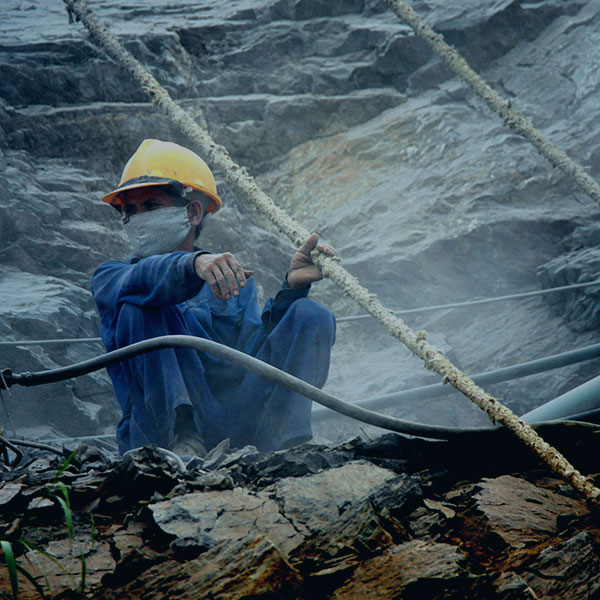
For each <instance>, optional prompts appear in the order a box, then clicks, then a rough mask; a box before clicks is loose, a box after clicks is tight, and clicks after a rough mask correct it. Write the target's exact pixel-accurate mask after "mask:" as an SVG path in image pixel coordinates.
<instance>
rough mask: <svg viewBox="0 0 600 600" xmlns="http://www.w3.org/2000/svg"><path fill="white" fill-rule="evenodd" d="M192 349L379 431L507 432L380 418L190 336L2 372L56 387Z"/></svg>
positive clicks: (14, 380)
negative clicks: (149, 355) (129, 362)
mask: <svg viewBox="0 0 600 600" xmlns="http://www.w3.org/2000/svg"><path fill="white" fill-rule="evenodd" d="M172 347H177V348H191V349H194V350H198V351H200V352H207V353H209V354H212V355H214V356H218V357H220V358H223V359H225V360H229V361H231V362H234V363H235V364H237V365H240V366H242V367H244V368H245V369H249V370H250V371H254V372H255V373H257V374H259V375H261V376H263V377H266V378H267V379H270V380H272V381H274V382H276V383H278V384H281V385H283V386H285V387H287V388H289V389H291V390H293V391H295V392H298V393H299V394H302V395H303V396H306V397H307V398H310V399H311V400H313V401H314V402H317V403H318V404H321V405H322V406H326V407H327V408H330V409H332V410H335V411H336V412H339V413H341V414H343V415H346V416H347V417H350V418H352V419H356V420H358V421H362V422H363V423H368V424H369V425H374V426H375V427H380V428H382V429H388V430H390V431H395V432H397V433H404V434H408V435H415V436H419V437H425V438H431V439H439V440H445V439H450V438H453V437H456V436H463V435H464V434H477V433H489V432H491V431H504V430H503V428H493V427H483V428H481V427H478V428H460V427H442V426H440V425H427V424H423V423H415V422H413V421H405V420H403V419H398V418H395V417H389V416H387V415H381V414H379V413H376V412H373V411H370V410H366V409H364V408H361V407H360V406H357V405H355V404H350V403H348V402H344V401H343V400H340V399H339V398H336V397H335V396H332V395H331V394H328V393H327V392H324V391H323V390H320V389H318V388H316V387H314V386H312V385H310V384H309V383H306V382H305V381H302V380H301V379H298V378H297V377H294V376H293V375H290V374H289V373H285V372H284V371H281V370H280V369H277V368H276V367H273V366H272V365H269V364H267V363H264V362H262V361H260V360H258V359H256V358H253V357H252V356H249V355H248V354H244V353H243V352H239V351H238V350H234V349H233V348H230V347H229V346H225V345H223V344H218V343H217V342H213V341H211V340H206V339H204V338H199V337H194V336H188V335H165V336H161V337H156V338H151V339H149V340H144V341H142V342H137V343H135V344H131V345H130V346H126V347H124V348H120V349H118V350H113V351H112V352H108V353H106V354H104V355H102V356H98V357H96V358H92V359H90V360H86V361H83V362H80V363H76V364H74V365H69V366H67V367H61V368H58V369H52V370H49V371H41V372H38V373H21V374H14V373H11V372H10V370H4V371H3V372H2V374H3V379H4V381H5V382H6V385H7V386H8V387H10V386H11V385H14V384H19V385H23V386H28V387H29V386H36V385H42V384H45V383H54V382H57V381H63V380H64V379H70V378H72V377H78V376H80V375H86V374H88V373H91V372H92V371H97V370H99V369H102V368H104V367H107V366H110V365H112V364H114V363H117V362H119V361H122V360H125V359H128V358H132V357H134V356H138V355H139V354H143V353H145V352H152V351H155V350H162V349H164V348H172Z"/></svg>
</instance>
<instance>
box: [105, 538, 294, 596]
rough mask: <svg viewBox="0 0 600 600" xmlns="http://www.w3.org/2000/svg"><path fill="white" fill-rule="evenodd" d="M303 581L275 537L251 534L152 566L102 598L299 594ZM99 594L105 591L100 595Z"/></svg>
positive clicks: (107, 592)
mask: <svg viewBox="0 0 600 600" xmlns="http://www.w3.org/2000/svg"><path fill="white" fill-rule="evenodd" d="M300 584H301V580H300V577H299V575H298V573H297V572H296V571H295V570H294V569H293V568H292V567H291V565H290V564H289V563H288V562H287V560H286V559H285V557H284V556H283V555H282V554H281V552H280V551H279V550H278V549H277V547H276V546H274V545H273V544H272V543H271V542H270V541H268V540H267V539H265V538H261V537H250V538H246V539H244V540H242V541H233V540H231V541H228V542H222V543H221V544H219V545H217V546H215V547H214V548H213V549H211V550H209V551H208V552H206V553H205V554H203V555H202V556H201V557H199V558H197V559H194V560H191V561H188V562H186V563H185V564H180V563H177V562H175V561H172V560H171V561H167V562H163V563H160V564H158V565H156V566H153V567H151V568H150V569H148V570H146V571H145V572H144V573H142V574H141V575H140V576H138V577H136V578H135V579H133V580H131V581H130V582H128V583H127V584H125V585H122V586H120V587H119V588H118V589H117V590H115V591H112V590H106V591H105V592H103V594H102V596H101V597H102V598H106V599H107V600H112V599H115V600H116V599H117V598H122V597H123V595H126V597H127V598H131V599H137V598H140V599H141V598H144V599H145V600H158V599H162V598H174V597H177V596H184V597H186V598H190V600H192V599H198V600H199V599H200V598H205V597H207V595H208V596H210V597H211V598H215V600H217V599H218V600H229V599H230V598H257V599H258V598H272V599H273V600H275V598H296V597H298V596H297V595H296V592H297V590H298V588H299V587H300ZM98 597H99V596H98Z"/></svg>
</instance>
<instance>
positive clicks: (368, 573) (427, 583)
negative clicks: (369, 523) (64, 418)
mask: <svg viewBox="0 0 600 600" xmlns="http://www.w3.org/2000/svg"><path fill="white" fill-rule="evenodd" d="M464 562H465V556H464V555H463V554H462V553H461V552H460V551H459V550H458V549H457V548H456V547H454V546H451V545H449V544H438V543H435V542H431V541H425V540H413V541H410V542H406V543H404V544H400V545H398V546H394V547H393V548H390V549H388V550H386V551H385V552H384V553H383V554H382V555H381V556H378V557H376V558H373V559H371V560H368V561H365V562H364V563H363V564H361V565H360V567H358V569H357V570H356V571H355V572H354V574H353V575H352V577H351V578H350V579H349V581H347V582H346V583H345V584H344V585H343V586H341V587H340V588H339V589H337V590H336V591H335V593H334V594H333V595H332V596H331V597H332V598H335V599H336V600H342V599H346V598H347V599H350V598H371V597H373V598H374V597H376V596H375V594H376V595H377V596H379V597H381V598H399V597H401V598H431V599H432V600H435V599H438V598H439V599H441V598H452V597H459V596H460V597H461V598H475V597H476V595H475V594H474V593H473V592H472V591H471V588H472V587H473V580H475V579H476V578H475V577H473V576H472V575H469V574H468V572H467V571H466V570H465V569H464V567H463V564H464ZM374 585H375V586H376V590H375V589H374Z"/></svg>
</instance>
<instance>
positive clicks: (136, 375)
mask: <svg viewBox="0 0 600 600" xmlns="http://www.w3.org/2000/svg"><path fill="white" fill-rule="evenodd" d="M177 334H180V335H190V331H189V330H188V327H187V325H186V322H185V319H184V318H183V315H182V314H181V312H180V309H179V308H178V307H177V306H167V307H162V308H144V307H140V306H136V305H133V304H129V303H125V304H123V305H122V306H121V309H120V311H119V317H118V321H117V327H116V331H115V341H116V344H117V347H123V346H126V345H129V344H133V343H135V342H138V341H141V340H142V339H149V338H153V337H158V336H161V335H177ZM334 340H335V319H334V317H333V315H332V314H331V313H330V312H329V310H327V309H326V308H325V307H323V306H322V305H320V304H318V303H316V302H314V301H312V300H310V299H308V298H300V299H298V300H296V301H294V302H293V303H292V304H291V306H290V307H289V308H288V309H287V310H286V312H285V314H284V315H283V317H282V318H281V320H280V321H279V323H277V325H275V327H274V328H273V330H272V331H270V332H269V333H268V334H266V332H265V335H264V336H263V337H262V339H260V337H259V339H258V341H257V343H256V341H255V343H254V344H253V351H252V355H253V356H255V357H256V358H258V359H260V360H262V361H264V362H267V363H269V364H271V365H273V366H275V367H278V368H280V369H282V370H284V371H286V372H287V373H290V374H291V375H295V376H296V377H299V378H300V379H303V380H304V381H306V382H308V383H311V384H312V385H314V386H317V387H322V386H323V385H324V384H325V381H326V379H327V373H328V371H329V357H330V352H331V347H332V346H333V343H334ZM216 341H218V340H216ZM123 365H124V370H125V373H126V376H127V379H128V384H129V386H131V387H130V393H129V403H128V406H127V407H123V408H124V414H123V418H122V420H121V422H120V424H119V426H118V428H117V437H118V440H119V448H120V450H121V452H124V451H126V450H127V449H130V448H135V447H138V446H143V445H148V444H156V445H158V446H161V447H165V448H169V447H171V445H172V441H173V435H174V426H175V411H176V409H177V407H178V406H181V405H188V406H191V407H192V409H193V414H194V423H195V425H196V428H197V429H198V431H199V432H200V433H201V435H202V437H203V438H204V441H205V444H206V446H207V448H209V449H210V448H211V447H213V446H214V445H216V444H217V443H219V442H220V441H221V440H223V439H225V438H229V439H230V441H231V444H232V446H234V447H242V446H244V445H247V444H252V445H255V446H256V447H257V448H258V449H259V450H262V451H268V450H276V449H279V448H281V447H285V446H286V445H287V444H288V443H289V442H291V441H292V440H294V441H296V442H297V441H303V440H308V439H310V438H311V437H312V428H311V417H310V413H311V404H312V403H311V401H310V400H308V399H307V398H305V397H304V396H301V395H300V394H298V393H296V392H293V391H291V390H289V389H288V388H285V387H283V386H280V385H276V384H275V383H273V382H272V381H270V380H268V379H266V378H264V377H262V376H259V375H256V374H255V373H253V372H252V371H245V370H243V369H242V368H241V367H237V366H235V365H232V364H231V363H229V362H227V361H221V360H219V359H215V357H212V356H208V355H206V354H204V353H202V352H197V351H195V350H191V349H184V348H169V349H164V350H157V351H153V352H148V353H146V354H142V355H139V356H136V357H134V358H131V359H129V360H128V361H127V362H126V363H124V364H123ZM205 366H206V368H205Z"/></svg>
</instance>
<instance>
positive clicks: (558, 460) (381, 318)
mask: <svg viewBox="0 0 600 600" xmlns="http://www.w3.org/2000/svg"><path fill="white" fill-rule="evenodd" d="M63 1H64V0H63ZM69 8H70V9H71V11H72V12H73V13H74V14H75V15H76V16H77V17H78V18H79V19H80V20H81V21H82V22H83V24H84V25H85V27H86V28H87V29H88V30H89V32H90V34H91V36H92V38H94V39H96V40H97V41H98V42H99V43H100V44H101V45H102V46H103V47H104V48H105V50H106V52H107V53H108V54H109V56H111V57H112V58H113V59H115V60H116V61H117V62H118V64H119V65H121V67H122V68H123V69H124V70H125V71H127V72H129V73H130V74H131V75H132V76H133V77H134V79H135V80H136V81H137V82H138V83H139V84H140V85H141V86H142V87H143V88H144V90H145V91H146V92H147V93H148V95H149V96H150V99H151V100H152V102H153V103H154V104H156V105H157V106H158V107H159V108H160V109H162V110H163V112H164V113H165V114H166V115H167V116H168V117H169V118H170V119H171V121H172V122H173V125H174V126H175V127H176V128H177V129H178V130H179V131H180V132H181V133H183V134H184V135H185V136H186V137H188V138H189V139H190V140H191V141H192V143H193V144H194V146H195V148H196V149H198V150H199V152H200V153H201V154H203V155H204V157H205V158H207V159H208V161H209V162H210V163H211V164H212V165H213V166H214V167H216V168H218V169H220V170H221V171H222V172H223V173H224V175H225V178H226V180H227V181H228V182H229V183H230V184H231V185H232V187H234V188H235V189H236V190H237V191H238V192H239V193H241V194H242V195H243V196H244V197H245V198H246V199H247V200H248V201H249V202H251V203H252V204H253V205H254V206H255V208H257V209H258V210H259V212H261V213H262V214H263V215H265V216H266V217H267V218H268V219H269V220H270V221H271V222H272V223H273V224H274V225H275V226H276V227H277V228H278V229H279V230H280V231H281V232H282V233H285V234H286V235H287V236H288V238H289V239H290V240H291V241H292V242H293V243H294V244H296V246H300V245H301V244H302V243H304V241H305V240H306V238H307V237H308V236H309V232H308V231H307V230H306V229H305V228H304V227H302V226H301V225H300V224H299V223H297V222H296V221H295V220H293V219H292V218H291V217H289V216H288V215H287V214H286V213H285V212H284V211H283V210H282V209H281V208H279V207H278V206H276V205H275V204H274V202H273V201H272V200H271V199H270V198H269V197H268V196H267V195H266V194H265V193H264V192H263V191H262V190H261V189H260V188H259V187H258V185H257V184H256V182H255V180H254V178H253V177H251V176H250V175H249V174H248V172H247V171H246V169H245V168H242V167H240V166H239V165H238V164H236V163H235V162H234V161H233V160H232V159H231V157H230V156H229V154H228V152H227V150H225V148H223V147H222V146H219V145H217V144H216V142H215V141H214V140H213V139H212V138H211V137H210V135H209V134H208V133H207V132H206V131H205V130H203V129H202V128H201V127H199V126H198V124H197V123H195V122H194V120H193V119H192V118H191V117H190V116H189V115H188V114H187V113H186V112H185V111H184V110H183V109H182V108H180V107H179V106H178V105H177V104H176V103H175V102H174V101H173V100H172V99H171V97H170V96H169V94H168V93H167V92H166V90H164V89H163V88H162V87H161V86H160V85H159V84H158V82H157V81H156V79H155V78H154V77H153V76H152V75H150V73H148V72H147V71H146V70H145V69H144V68H143V67H142V65H141V64H140V63H139V62H138V61H137V60H136V59H135V58H134V57H133V56H132V55H131V54H130V53H129V52H127V50H126V49H125V48H124V47H123V45H122V44H121V43H120V42H119V41H118V40H117V39H116V38H115V37H114V36H113V35H112V34H110V33H109V32H108V31H107V30H106V29H105V28H104V27H103V26H102V25H101V24H100V22H99V21H98V20H97V19H96V17H95V16H94V15H93V14H92V12H91V10H90V9H89V7H88V6H87V4H86V3H85V1H84V0H71V1H70V2H69ZM598 198H599V199H600V194H598ZM312 256H313V260H314V262H315V263H316V264H317V265H318V266H319V267H320V268H321V270H322V272H323V275H324V276H326V277H329V278H330V279H331V280H332V281H333V282H335V283H336V284H337V285H338V286H339V287H340V288H341V289H342V290H343V291H344V292H345V293H346V294H348V295H349V296H350V297H351V298H353V299H354V300H355V301H356V302H358V304H360V305H361V306H362V307H363V308H365V309H366V310H367V312H369V313H370V314H371V315H372V316H373V317H374V318H375V319H376V320H377V321H378V322H379V323H381V324H382V325H383V326H384V327H386V328H387V329H388V331H389V332H390V333H391V335H393V336H394V337H395V338H397V339H398V340H400V341H401V342H402V343H404V344H405V345H406V346H407V348H409V349H410V350H411V351H412V352H413V353H414V354H416V355H417V356H419V357H420V358H421V359H422V360H423V361H424V362H425V366H426V367H427V368H428V369H431V370H433V371H435V372H436V373H438V374H439V375H441V376H442V382H444V383H446V382H447V383H450V384H451V385H452V386H454V387H455V388H456V389H457V390H459V391H461V392H462V393H463V394H464V395H465V396H466V397H467V398H469V399H471V400H472V401H473V402H474V403H475V404H477V406H479V407H480V408H481V409H482V410H484V411H485V412H486V414H487V415H488V416H489V418H490V419H491V420H492V422H494V423H495V422H496V421H497V422H499V423H501V424H502V425H504V426H505V427H506V428H507V429H509V430H510V431H512V432H513V433H514V434H515V435H516V436H517V437H519V439H521V440H522V441H523V443H525V444H526V445H527V446H528V447H529V448H530V449H531V450H533V451H534V452H535V453H536V454H537V455H538V456H539V457H540V458H541V459H542V460H543V461H544V462H546V463H547V464H548V466H549V467H550V468H551V469H552V470H553V471H554V472H555V473H556V474H557V475H559V476H560V477H562V478H563V479H564V480H565V481H567V482H568V483H570V484H571V485H572V486H573V487H574V488H575V489H576V490H578V491H579V492H580V493H581V494H582V495H583V496H584V497H585V498H587V499H588V500H589V501H590V502H595V501H596V500H597V498H598V496H600V489H597V488H596V487H594V485H593V484H592V483H591V482H590V481H588V479H586V478H585V477H584V476H583V475H582V474H581V473H579V471H577V470H576V469H575V468H574V467H573V466H572V465H571V464H570V463H569V462H568V461H567V459H566V458H565V457H564V456H563V455H562V454H560V453H559V452H558V451H557V450H556V449H555V448H552V447H551V446H550V445H549V444H547V443H546V442H545V441H544V440H543V439H542V438H541V437H540V436H539V435H538V434H537V433H536V432H535V431H534V430H533V429H532V428H531V427H529V426H528V425H526V424H525V423H523V422H522V421H520V420H519V418H518V417H517V416H516V415H515V414H514V413H513V412H512V411H510V410H509V409H508V408H507V407H505V406H503V405H502V404H501V403H500V402H498V401H497V400H496V399H495V398H493V397H492V396H490V395H489V394H487V393H486V392H485V391H484V390H482V389H481V388H479V387H478V386H477V385H475V383H474V382H473V381H472V380H471V379H469V378H468V377H467V376H466V375H465V374H464V373H463V372H462V371H460V370H459V369H458V368H457V367H456V366H454V365H453V364H452V362H450V361H449V360H448V359H447V358H446V357H445V356H444V355H443V354H442V352H440V351H439V350H438V349H437V348H435V347H433V346H431V345H430V344H428V343H427V341H426V334H425V332H419V333H414V332H413V331H412V330H411V329H410V328H409V327H407V326H406V324H405V323H404V321H402V320H401V319H400V318H398V317H396V316H395V315H394V313H393V312H392V311H391V310H390V309H388V308H386V307H385V306H384V305H383V304H382V303H381V302H380V301H379V300H378V298H377V296H376V295H375V294H371V293H369V291H368V290H367V289H366V288H364V287H362V286H361V285H360V283H359V281H358V280H357V279H356V277H354V276H352V275H350V273H348V272H347V271H346V270H345V269H344V268H343V267H342V266H341V265H340V264H339V258H337V257H328V256H326V255H324V254H323V253H321V252H318V251H313V253H312ZM357 410H358V409H357ZM599 504H600V502H599Z"/></svg>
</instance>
